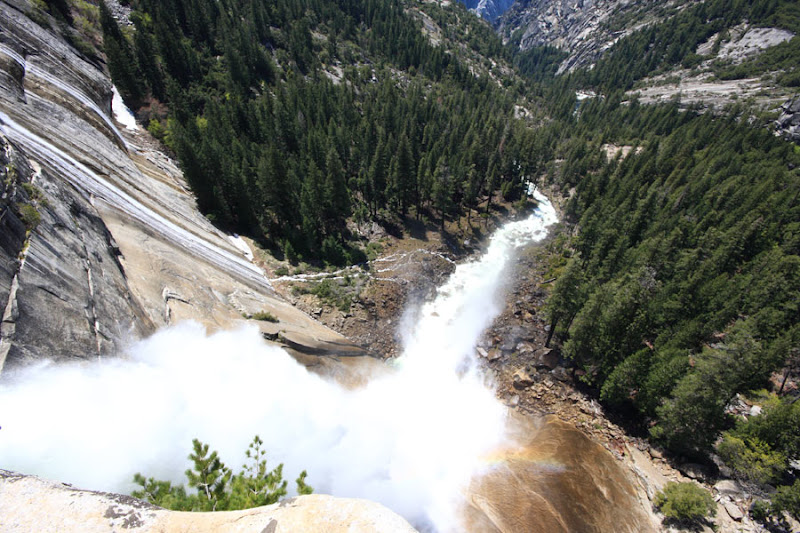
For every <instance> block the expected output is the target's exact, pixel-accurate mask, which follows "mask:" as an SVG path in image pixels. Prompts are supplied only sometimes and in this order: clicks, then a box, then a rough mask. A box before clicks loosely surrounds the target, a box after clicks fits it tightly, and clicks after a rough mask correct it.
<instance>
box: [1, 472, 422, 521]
mask: <svg viewBox="0 0 800 533" xmlns="http://www.w3.org/2000/svg"><path fill="white" fill-rule="evenodd" d="M0 501H2V502H3V503H2V506H0V531H3V532H23V531H25V532H28V531H36V532H39V533H47V532H72V531H75V532H81V533H107V532H111V531H129V532H131V533H140V532H145V531H157V532H159V533H162V532H163V533H178V532H181V533H182V532H190V531H191V532H192V533H206V532H207V533H216V532H251V531H252V532H269V533H291V532H307V531H314V532H328V533H336V532H340V531H341V532H345V531H346V532H348V533H359V532H363V533H368V532H369V533H372V532H374V531H382V532H384V531H385V532H398V533H413V532H414V531H415V530H414V528H412V527H411V526H410V525H409V524H408V522H406V521H405V520H404V519H403V518H401V517H400V516H398V515H397V514H395V513H394V512H392V511H390V510H389V509H387V508H386V507H384V506H382V505H380V504H378V503H374V502H370V501H367V500H357V499H349V498H335V497H333V496H325V495H319V494H312V495H310V496H300V497H297V498H291V499H288V500H284V501H283V502H280V503H276V504H274V505H268V506H266V507H257V508H255V509H246V510H242V511H228V512H219V513H188V512H177V511H168V510H166V509H161V508H159V507H155V506H153V505H150V504H148V503H146V502H143V501H141V500H137V499H135V498H131V497H130V496H124V495H120V494H110V493H103V492H92V491H86V490H80V489H75V488H72V487H70V486H68V485H64V484H61V483H56V482H52V481H46V480H43V479H40V478H38V477H34V476H25V475H21V474H16V473H13V472H9V471H6V470H0Z"/></svg>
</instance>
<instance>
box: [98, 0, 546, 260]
mask: <svg viewBox="0 0 800 533" xmlns="http://www.w3.org/2000/svg"><path fill="white" fill-rule="evenodd" d="M132 6H133V7H134V8H136V11H135V12H134V20H136V31H135V32H134V34H133V37H132V38H127V37H126V36H125V35H123V33H122V32H121V31H120V29H119V28H118V27H117V25H116V24H115V23H114V20H113V19H112V18H111V16H110V14H109V13H108V11H107V10H104V11H103V17H102V20H103V28H104V35H105V43H106V51H107V54H108V56H109V61H110V66H111V71H112V74H113V76H114V79H115V80H116V83H117V84H118V87H119V88H120V91H121V92H122V93H123V95H124V96H125V97H126V100H127V101H129V102H131V103H132V104H133V105H134V106H135V107H139V106H141V105H143V104H144V103H145V102H146V101H148V102H151V108H152V107H153V106H152V102H153V101H157V102H158V103H160V104H165V105H166V106H167V108H168V110H169V112H168V115H167V116H168V119H167V120H166V121H163V120H161V117H158V116H154V117H153V121H152V122H151V128H150V129H151V131H153V132H155V133H156V134H157V135H160V136H161V137H162V138H163V139H164V141H165V142H166V144H167V145H168V146H170V147H171V148H172V149H174V151H175V152H176V154H177V155H178V158H179V160H180V162H181V164H182V166H183V169H184V172H185V174H186V176H187V178H188V180H189V183H190V184H191V186H192V189H193V190H194V192H195V194H196V195H197V199H198V203H199V205H200V208H201V210H203V211H204V212H205V213H207V214H208V216H209V217H210V218H212V219H213V220H215V221H216V222H217V223H219V224H221V225H223V226H226V227H228V228H230V229H232V230H236V231H239V232H242V233H246V234H250V235H253V236H255V237H257V238H262V240H264V241H265V242H267V243H268V244H271V245H273V247H274V246H276V245H277V246H280V248H282V249H283V251H284V252H285V253H286V255H287V256H288V257H289V258H290V259H294V258H296V257H298V256H301V257H304V258H311V259H313V258H320V259H324V260H325V261H326V262H329V263H334V264H342V263H346V262H357V261H360V260H362V259H363V252H362V251H361V249H360V248H359V247H357V246H354V243H353V242H352V240H351V239H350V236H349V234H348V231H347V227H346V221H347V220H348V219H349V218H350V217H354V218H355V219H357V220H364V219H366V218H389V217H405V216H409V215H412V214H413V215H414V216H417V217H419V216H420V215H421V214H423V213H425V214H430V216H431V217H436V218H437V219H438V220H439V221H440V222H441V224H442V226H443V225H444V221H445V219H447V218H449V217H453V216H458V215H460V214H462V213H465V212H471V211H472V210H478V209H482V210H489V209H490V208H491V206H490V205H489V204H490V203H491V198H492V195H493V194H494V193H497V192H499V193H502V196H503V198H505V199H507V200H514V199H517V198H519V196H520V194H521V191H522V190H523V188H524V179H525V178H526V177H527V176H531V175H534V174H535V173H536V171H537V166H538V165H541V164H542V158H541V157H538V156H537V155H536V154H539V153H540V152H541V150H540V149H539V148H538V147H537V146H536V142H537V136H536V135H535V132H534V131H533V130H531V129H530V128H527V127H526V126H525V124H523V123H522V121H520V120H517V119H515V118H514V106H515V104H516V103H517V102H518V101H519V99H520V98H519V95H517V94H515V93H512V92H511V91H508V90H506V89H504V87H503V86H502V81H501V80H497V79H493V78H492V77H490V76H489V75H487V74H480V75H476V74H474V73H473V72H474V71H475V68H473V66H472V65H468V64H467V63H466V62H465V61H463V60H461V59H460V57H459V54H455V53H453V52H452V51H451V50H448V49H446V48H445V46H443V45H442V46H434V45H433V44H431V42H430V41H429V39H428V38H427V37H426V36H425V35H423V33H422V32H421V31H420V28H421V22H419V21H418V20H417V19H415V18H413V17H411V16H410V15H409V14H407V13H406V12H405V11H404V9H403V7H402V5H401V4H400V3H398V2H394V1H391V0H372V1H369V2H348V1H325V2H323V1H298V0H284V1H277V2H274V1H269V0H227V1H223V2H219V1H216V0H213V1H212V0H191V1H189V0H171V1H158V2H156V1H152V0H136V1H134V2H132ZM429 10H430V12H431V13H432V16H433V17H441V18H442V20H441V23H442V27H447V26H445V23H446V22H447V19H448V17H450V18H452V15H448V13H447V12H445V11H444V10H442V9H441V8H438V6H433V5H432V6H430V7H429ZM461 11H462V13H461V16H462V17H463V18H465V19H468V20H469V24H470V25H469V26H467V27H466V29H464V27H463V25H461V26H459V25H454V27H455V28H461V29H462V30H463V31H464V32H465V33H470V35H472V37H473V39H472V41H469V42H468V43H467V46H468V47H470V49H471V50H473V51H474V52H476V53H478V52H480V53H483V52H486V53H491V52H492V50H498V51H499V50H502V45H501V44H500V42H499V39H498V38H497V37H496V36H495V35H494V34H493V33H491V29H490V28H488V26H486V25H484V24H482V23H481V22H480V21H478V20H477V19H475V18H474V17H472V16H471V15H469V14H468V13H467V12H466V11H465V10H463V9H462V10H461ZM503 81H505V82H506V83H511V82H512V81H511V79H505V80H503ZM482 202H483V204H482V205H481V203H482Z"/></svg>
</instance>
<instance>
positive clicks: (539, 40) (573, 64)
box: [497, 0, 684, 73]
mask: <svg viewBox="0 0 800 533" xmlns="http://www.w3.org/2000/svg"><path fill="white" fill-rule="evenodd" d="M682 3H684V2H683V0H672V1H669V2H660V1H658V0H641V1H634V0H577V1H576V0H520V1H519V2H517V3H516V4H514V5H513V6H512V7H511V9H509V10H508V11H507V12H506V13H505V14H504V15H503V17H502V18H500V19H499V20H498V21H497V26H498V31H499V32H500V33H501V35H502V36H503V39H504V40H506V41H507V40H509V39H510V38H511V36H512V35H514V34H515V33H516V32H518V31H520V32H522V35H521V36H520V44H519V48H520V49H521V50H528V49H530V48H533V47H536V46H543V45H549V46H554V47H556V48H559V49H561V50H564V51H566V52H568V53H569V56H568V57H567V58H566V59H565V60H564V61H563V62H562V63H561V65H560V66H559V70H558V72H559V73H563V72H567V71H571V70H573V69H576V68H581V67H588V66H590V65H592V64H593V63H594V62H595V61H597V59H598V58H599V57H600V56H601V55H602V54H603V52H605V51H606V50H608V49H609V48H610V47H611V46H612V45H613V44H614V43H615V42H616V41H617V40H619V39H620V38H621V37H623V36H625V35H627V34H629V33H631V32H633V31H635V30H637V29H639V28H641V27H643V26H645V25H646V24H648V23H651V22H653V21H655V20H658V19H657V16H656V15H655V14H654V13H653V11H654V9H655V8H658V9H666V8H669V7H674V6H676V5H679V4H682Z"/></svg>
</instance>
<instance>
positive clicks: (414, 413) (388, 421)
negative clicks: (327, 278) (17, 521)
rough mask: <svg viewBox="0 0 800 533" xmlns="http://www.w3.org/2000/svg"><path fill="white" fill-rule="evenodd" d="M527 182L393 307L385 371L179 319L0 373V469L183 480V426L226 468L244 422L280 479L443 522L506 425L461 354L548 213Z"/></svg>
mask: <svg viewBox="0 0 800 533" xmlns="http://www.w3.org/2000/svg"><path fill="white" fill-rule="evenodd" d="M534 195H535V197H536V199H537V200H538V201H539V202H540V208H539V209H538V210H537V212H536V213H535V214H534V215H532V216H531V217H530V218H528V219H526V220H523V221H519V222H513V223H509V224H507V225H506V226H504V227H503V228H502V229H500V230H498V232H497V233H496V234H495V235H494V237H493V238H492V241H491V244H490V245H489V247H488V249H487V251H486V253H485V254H484V255H483V256H481V257H480V258H478V259H477V260H474V261H471V262H468V263H464V264H461V265H459V266H458V267H457V269H456V271H455V272H454V273H453V275H452V276H451V278H450V279H449V280H448V282H447V283H446V284H445V285H443V286H442V287H441V288H440V289H439V290H438V292H437V296H436V298H435V299H434V300H433V301H431V302H429V303H426V304H425V305H423V306H422V307H421V308H419V309H417V310H413V311H410V312H409V314H408V317H410V318H409V319H408V320H406V321H405V324H406V326H407V327H406V331H405V334H404V355H403V356H402V357H401V358H400V359H399V360H398V361H397V362H396V364H395V367H396V369H395V371H394V372H391V373H389V375H387V376H384V377H381V378H375V379H373V380H372V381H371V382H370V383H369V384H368V385H367V386H366V387H363V388H361V389H358V390H346V389H344V388H342V387H340V386H339V385H337V384H335V383H331V382H329V381H326V380H324V379H322V378H320V377H318V376H317V375H315V374H313V373H310V372H308V371H307V370H306V369H305V368H304V367H303V366H301V365H299V364H298V363H297V362H295V360H294V359H292V358H291V357H290V356H289V355H288V354H287V353H286V352H284V351H283V350H281V349H280V348H277V347H273V346H267V345H265V343H264V342H263V340H262V338H261V336H260V334H259V333H258V330H257V329H256V328H254V327H245V328H242V329H239V330H236V331H225V332H219V333H215V334H213V335H206V332H205V331H204V329H203V328H202V327H201V326H199V325H198V324H195V323H184V324H181V325H178V326H175V327H172V328H169V329H166V330H163V331H161V332H159V333H157V334H156V335H154V336H152V337H151V338H149V339H146V340H144V341H141V342H138V343H136V344H134V345H133V346H131V347H130V349H129V350H128V351H127V353H126V354H124V356H122V357H120V358H117V359H106V360H103V361H99V362H97V361H95V362H84V363H76V364H69V365H63V364H62V365H56V364H53V363H49V362H43V363H41V364H39V365H36V366H34V367H31V368H27V369H25V370H22V371H20V372H19V373H18V374H16V375H14V376H13V377H12V379H7V378H8V376H6V382H5V383H4V384H3V385H2V386H0V426H2V429H0V468H6V469H11V470H16V471H20V472H23V473H29V474H37V475H41V476H43V477H47V478H51V479H57V480H60V481H64V482H68V483H72V484H73V485H75V486H78V487H81V488H91V489H98V490H108V491H118V492H128V491H130V490H132V489H133V488H134V486H133V484H132V483H131V480H132V477H133V474H134V473H136V472H142V473H144V474H145V475H147V476H154V477H156V478H160V479H170V480H173V481H176V482H182V481H184V476H183V471H184V470H185V469H186V468H188V467H189V461H188V460H187V459H186V457H187V455H188V453H189V451H190V449H191V440H192V438H195V437H197V438H199V439H201V440H202V441H204V442H206V443H209V444H210V445H211V447H212V448H213V449H216V450H218V451H219V452H220V455H221V457H222V459H223V460H224V461H225V462H226V464H227V465H228V466H229V467H231V468H233V469H234V470H235V471H238V469H239V467H240V466H241V464H242V462H243V460H244V456H243V453H244V450H245V449H246V448H247V445H248V443H249V442H250V441H251V440H252V437H253V436H254V435H255V434H258V435H260V436H261V437H262V439H263V440H264V442H265V446H266V449H267V451H268V453H269V455H268V458H269V461H270V465H272V466H275V465H276V464H277V463H278V462H283V463H284V464H285V466H284V475H285V477H286V478H287V479H289V480H290V485H292V481H293V480H294V478H295V477H297V475H298V473H299V472H300V470H303V469H306V470H307V471H308V473H309V476H308V479H307V481H308V483H309V484H311V485H312V486H313V487H314V489H315V490H316V492H321V493H330V494H334V495H337V496H347V497H361V498H368V499H371V500H375V501H379V502H381V503H383V504H385V505H387V506H388V507H390V508H391V509H393V510H395V511H396V512H398V513H400V514H402V515H403V516H405V517H406V518H407V519H408V520H409V521H410V522H411V523H412V524H414V525H415V526H417V527H422V528H431V529H435V530H438V531H448V530H451V529H452V528H453V527H454V526H455V525H456V524H458V521H457V517H456V514H455V512H456V507H457V504H458V499H459V497H460V495H461V494H462V491H463V489H464V487H465V486H466V484H467V483H468V481H469V479H470V478H471V476H472V475H473V473H474V472H475V471H476V469H478V468H479V467H480V465H481V458H482V457H483V456H485V455H486V454H487V453H488V452H490V451H491V450H492V449H494V448H496V447H497V446H498V445H500V444H501V443H502V442H503V441H504V439H505V438H506V437H505V435H504V432H505V418H506V410H505V408H504V407H503V406H502V405H501V404H500V403H499V402H498V401H497V400H496V398H495V396H494V392H493V391H492V390H491V388H489V387H487V386H486V384H485V379H484V376H482V375H481V373H480V371H479V370H478V369H477V367H476V365H475V362H474V360H473V354H474V349H475V344H476V342H477V339H478V337H479V336H480V335H481V333H482V331H483V330H484V329H485V328H486V327H487V326H489V325H490V324H491V321H492V320H493V319H494V318H495V317H496V316H497V314H498V313H499V311H500V309H501V308H502V301H503V300H502V298H503V291H502V288H503V285H504V283H505V279H504V276H503V272H504V269H505V267H506V264H507V263H508V261H509V259H511V258H512V257H513V254H514V250H515V249H517V248H518V247H519V246H521V245H524V244H527V243H530V242H532V241H535V240H539V239H541V238H543V237H544V235H545V232H546V230H545V228H546V226H548V225H550V224H552V223H554V222H555V221H556V215H555V211H554V210H553V208H552V206H551V205H550V203H549V202H548V201H547V199H546V198H545V197H544V196H542V195H540V194H539V193H534ZM456 529H458V527H456Z"/></svg>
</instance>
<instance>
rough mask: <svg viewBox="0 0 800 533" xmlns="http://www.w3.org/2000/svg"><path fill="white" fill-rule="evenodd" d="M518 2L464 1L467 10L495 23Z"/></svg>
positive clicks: (507, 0) (492, 0) (493, 0)
mask: <svg viewBox="0 0 800 533" xmlns="http://www.w3.org/2000/svg"><path fill="white" fill-rule="evenodd" d="M515 1H516V0H463V1H462V3H463V4H464V5H465V6H467V9H469V10H470V11H472V12H473V13H475V14H476V15H479V16H481V17H483V18H485V19H486V20H488V21H489V22H494V21H495V20H497V18H498V17H500V16H501V15H502V14H503V13H505V12H506V11H507V10H508V8H510V7H511V6H512V5H513V4H514V2H515Z"/></svg>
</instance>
